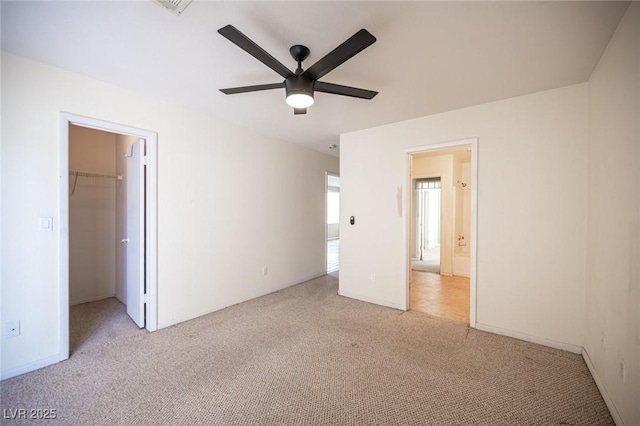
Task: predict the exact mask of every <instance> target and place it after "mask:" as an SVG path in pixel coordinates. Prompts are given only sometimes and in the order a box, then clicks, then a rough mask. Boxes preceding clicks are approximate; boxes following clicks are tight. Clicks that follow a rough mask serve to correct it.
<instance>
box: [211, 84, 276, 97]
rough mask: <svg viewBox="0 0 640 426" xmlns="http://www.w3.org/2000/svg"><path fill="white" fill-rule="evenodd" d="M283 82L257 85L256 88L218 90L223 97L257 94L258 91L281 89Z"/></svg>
mask: <svg viewBox="0 0 640 426" xmlns="http://www.w3.org/2000/svg"><path fill="white" fill-rule="evenodd" d="M283 87H284V82H282V83H271V84H258V85H256V86H243V87H231V88H229V89H220V91H221V92H222V93H224V94H225V95H235V94H236V93H247V92H259V91H260V90H271V89H282V88H283Z"/></svg>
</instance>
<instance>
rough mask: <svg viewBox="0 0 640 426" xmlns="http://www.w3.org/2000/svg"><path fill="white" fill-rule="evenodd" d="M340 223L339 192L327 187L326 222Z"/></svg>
mask: <svg viewBox="0 0 640 426" xmlns="http://www.w3.org/2000/svg"><path fill="white" fill-rule="evenodd" d="M334 223H340V192H339V190H337V189H334V188H329V190H328V191H327V224H328V225H331V224H334Z"/></svg>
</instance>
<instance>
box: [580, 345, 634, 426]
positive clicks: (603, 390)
mask: <svg viewBox="0 0 640 426" xmlns="http://www.w3.org/2000/svg"><path fill="white" fill-rule="evenodd" d="M582 358H584V362H585V364H587V368H588V369H589V372H591V377H593V381H594V382H596V386H598V390H599V391H600V395H602V399H604V403H605V404H607V408H608V409H609V413H611V417H613V421H614V422H615V423H616V425H618V426H624V422H623V421H622V417H620V413H618V409H617V408H616V406H615V404H614V403H613V400H612V399H611V397H610V396H609V393H608V392H607V388H605V387H604V384H603V383H602V381H601V380H600V377H599V376H598V373H597V372H596V368H595V366H594V365H593V362H591V358H589V354H588V353H587V350H586V349H585V348H582Z"/></svg>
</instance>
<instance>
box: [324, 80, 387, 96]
mask: <svg viewBox="0 0 640 426" xmlns="http://www.w3.org/2000/svg"><path fill="white" fill-rule="evenodd" d="M315 91H316V92H324V93H331V94H334V95H343V96H351V97H353V98H361V99H373V97H374V96H375V95H377V94H378V92H374V91H373V90H366V89H358V88H357V87H351V86H342V85H340V84H333V83H325V82H324V81H316V85H315Z"/></svg>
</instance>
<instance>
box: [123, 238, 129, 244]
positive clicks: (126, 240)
mask: <svg viewBox="0 0 640 426" xmlns="http://www.w3.org/2000/svg"><path fill="white" fill-rule="evenodd" d="M121 241H122V242H123V243H128V242H129V239H128V238H123V239H122V240H121Z"/></svg>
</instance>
